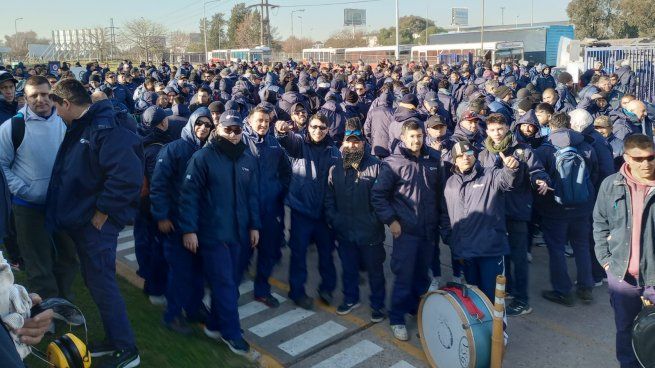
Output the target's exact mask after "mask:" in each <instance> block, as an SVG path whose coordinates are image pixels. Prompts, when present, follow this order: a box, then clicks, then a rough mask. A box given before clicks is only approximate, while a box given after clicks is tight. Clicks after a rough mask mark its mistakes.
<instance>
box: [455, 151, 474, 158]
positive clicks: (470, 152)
mask: <svg viewBox="0 0 655 368" xmlns="http://www.w3.org/2000/svg"><path fill="white" fill-rule="evenodd" d="M473 155H474V152H473V151H470V150H469V151H465V152H462V154H460V155H457V157H462V156H473Z"/></svg>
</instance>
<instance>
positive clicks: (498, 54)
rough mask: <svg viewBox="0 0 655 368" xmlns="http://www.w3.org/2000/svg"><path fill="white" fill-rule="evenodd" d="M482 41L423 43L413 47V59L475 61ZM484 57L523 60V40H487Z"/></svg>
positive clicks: (496, 60)
mask: <svg viewBox="0 0 655 368" xmlns="http://www.w3.org/2000/svg"><path fill="white" fill-rule="evenodd" d="M479 50H480V43H479V42H477V43H456V44H444V45H422V46H414V47H412V51H411V52H412V60H414V61H423V60H427V62H428V63H430V64H435V63H448V64H454V63H461V62H463V61H468V62H469V63H472V62H473V58H474V57H475V56H478V55H479ZM483 50H484V59H485V60H488V61H490V62H491V63H492V64H495V63H496V62H500V61H502V60H505V59H512V60H522V59H523V58H524V53H523V42H521V41H516V42H485V43H484V44H483Z"/></svg>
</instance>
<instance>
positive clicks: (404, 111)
mask: <svg viewBox="0 0 655 368" xmlns="http://www.w3.org/2000/svg"><path fill="white" fill-rule="evenodd" d="M418 104H419V103H418V98H417V97H416V95H415V94H413V93H408V94H405V95H404V96H403V97H402V100H401V101H400V103H399V104H398V108H397V109H396V111H395V112H394V114H393V118H394V120H393V121H392V122H391V124H389V150H390V151H391V152H394V151H395V148H396V146H397V145H398V144H399V143H400V134H401V131H402V126H403V124H404V123H405V122H406V121H409V120H412V121H416V122H418V124H419V126H420V127H421V129H422V130H423V136H425V127H424V126H423V123H424V121H425V120H426V119H427V116H425V115H423V114H422V113H421V112H420V111H418V109H417V107H418Z"/></svg>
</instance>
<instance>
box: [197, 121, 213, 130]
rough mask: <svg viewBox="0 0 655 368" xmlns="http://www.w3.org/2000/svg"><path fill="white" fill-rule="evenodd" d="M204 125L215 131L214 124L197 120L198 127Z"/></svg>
mask: <svg viewBox="0 0 655 368" xmlns="http://www.w3.org/2000/svg"><path fill="white" fill-rule="evenodd" d="M200 125H204V126H205V128H209V129H214V124H213V123H211V122H208V121H202V120H197V121H196V126H200Z"/></svg>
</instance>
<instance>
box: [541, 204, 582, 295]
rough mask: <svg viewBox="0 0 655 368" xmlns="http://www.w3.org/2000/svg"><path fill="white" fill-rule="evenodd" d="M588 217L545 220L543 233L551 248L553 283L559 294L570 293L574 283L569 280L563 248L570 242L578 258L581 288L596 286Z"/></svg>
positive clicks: (544, 218) (576, 260)
mask: <svg viewBox="0 0 655 368" xmlns="http://www.w3.org/2000/svg"><path fill="white" fill-rule="evenodd" d="M590 228H591V221H590V219H589V216H580V217H576V218H573V219H554V218H549V217H543V218H542V219H541V231H542V232H543V234H544V241H545V242H546V245H547V246H548V256H549V258H550V261H549V263H550V283H551V284H552V286H553V290H555V291H556V292H558V293H560V294H569V293H571V289H572V288H573V283H572V282H571V279H570V278H569V273H568V268H567V266H566V257H565V256H564V246H565V245H566V243H567V242H569V243H571V247H572V248H573V254H574V255H575V266H576V268H577V272H578V275H577V280H578V287H584V288H591V287H593V285H594V283H593V279H592V277H591V254H590V253H589V232H590V231H591V229H590Z"/></svg>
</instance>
